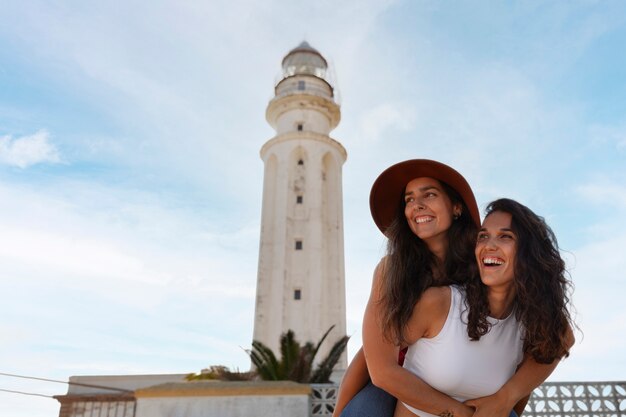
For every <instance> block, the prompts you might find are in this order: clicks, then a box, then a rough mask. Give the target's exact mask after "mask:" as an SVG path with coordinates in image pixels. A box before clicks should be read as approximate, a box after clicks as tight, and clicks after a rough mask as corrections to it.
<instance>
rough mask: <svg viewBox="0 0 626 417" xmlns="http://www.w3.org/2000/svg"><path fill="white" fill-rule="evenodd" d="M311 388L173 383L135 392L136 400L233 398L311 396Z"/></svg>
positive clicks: (269, 383)
mask: <svg viewBox="0 0 626 417" xmlns="http://www.w3.org/2000/svg"><path fill="white" fill-rule="evenodd" d="M310 394H311V386H310V385H308V384H298V383H297V382H292V381H191V382H173V383H167V384H161V385H155V386H153V387H148V388H141V389H138V390H137V391H135V397H136V398H151V397H233V396H243V395H278V396H284V395H310Z"/></svg>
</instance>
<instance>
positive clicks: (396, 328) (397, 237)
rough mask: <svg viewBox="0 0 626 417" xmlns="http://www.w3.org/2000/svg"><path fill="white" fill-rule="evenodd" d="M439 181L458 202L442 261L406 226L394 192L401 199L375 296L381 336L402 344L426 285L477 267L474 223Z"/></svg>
mask: <svg viewBox="0 0 626 417" xmlns="http://www.w3.org/2000/svg"><path fill="white" fill-rule="evenodd" d="M439 183H440V184H441V186H442V188H443V191H444V192H445V193H446V195H447V196H448V198H450V201H451V202H452V204H453V205H455V204H461V206H462V211H461V216H460V217H459V218H457V219H456V220H454V221H453V222H452V225H451V226H450V228H449V229H448V231H447V237H448V250H447V252H446V256H445V260H444V261H443V262H439V261H438V259H437V258H436V256H435V255H434V254H433V253H432V252H431V251H430V249H428V246H427V245H426V243H425V242H424V241H423V240H422V239H420V238H419V237H417V236H416V235H415V234H414V233H413V232H412V231H411V229H410V228H409V224H408V223H407V220H406V217H405V215H404V208H405V206H406V203H405V201H404V191H403V195H401V196H399V198H400V199H401V201H402V202H401V204H399V205H398V210H397V212H396V216H395V218H394V220H393V222H392V223H391V225H390V226H389V228H388V229H387V230H386V233H385V235H386V236H387V238H388V242H387V257H386V262H385V263H384V269H383V275H384V279H383V280H382V284H381V296H380V300H379V303H380V304H381V317H380V324H381V328H382V333H383V336H384V338H385V339H386V340H388V341H390V342H392V343H395V344H397V345H405V344H406V338H405V333H406V324H407V323H408V321H409V318H410V317H411V314H412V313H413V307H414V306H415V303H417V302H418V301H419V299H420V297H421V296H422V294H423V293H424V291H425V290H426V289H427V288H429V287H431V286H434V285H437V286H440V285H450V284H462V283H464V282H465V281H466V280H467V278H468V277H469V276H470V275H471V274H472V272H469V271H473V270H476V260H475V258H474V243H475V241H476V233H477V226H476V224H475V223H474V221H473V220H472V216H471V215H470V211H469V209H468V208H467V205H466V204H465V202H464V201H463V199H462V198H461V196H460V195H459V193H457V192H456V190H455V189H454V188H452V187H450V186H449V185H448V184H446V183H444V182H442V181H439ZM468 272H469V274H468ZM473 274H474V275H475V274H476V273H473Z"/></svg>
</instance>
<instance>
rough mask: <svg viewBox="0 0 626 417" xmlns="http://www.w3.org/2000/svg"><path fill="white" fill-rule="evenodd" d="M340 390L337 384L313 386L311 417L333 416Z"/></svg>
mask: <svg viewBox="0 0 626 417" xmlns="http://www.w3.org/2000/svg"><path fill="white" fill-rule="evenodd" d="M338 390H339V386H338V385H335V384H311V417H318V416H332V415H333V411H334V410H335V402H337V391H338Z"/></svg>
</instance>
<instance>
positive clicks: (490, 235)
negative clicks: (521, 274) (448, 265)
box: [476, 211, 517, 290]
mask: <svg viewBox="0 0 626 417" xmlns="http://www.w3.org/2000/svg"><path fill="white" fill-rule="evenodd" d="M511 219H512V217H511V214H509V213H505V212H502V211H494V212H493V213H491V214H490V215H488V216H487V218H485V221H483V225H482V227H481V229H480V231H479V232H478V239H477V241H476V261H477V262H478V269H479V271H480V279H481V280H482V282H483V284H485V285H486V286H488V287H490V288H491V289H495V288H502V289H507V290H508V289H511V288H512V287H513V283H514V278H515V258H516V253H517V236H516V234H515V233H514V232H513V230H512V229H511Z"/></svg>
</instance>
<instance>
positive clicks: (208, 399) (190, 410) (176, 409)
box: [135, 381, 311, 417]
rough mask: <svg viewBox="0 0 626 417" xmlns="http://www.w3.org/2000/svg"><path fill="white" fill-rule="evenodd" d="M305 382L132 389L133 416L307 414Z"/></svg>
mask: <svg viewBox="0 0 626 417" xmlns="http://www.w3.org/2000/svg"><path fill="white" fill-rule="evenodd" d="M310 392H311V388H310V387H309V386H308V385H303V384H297V383H295V382H289V381H276V382H274V381H264V382H222V381H198V382H187V383H182V384H164V385H159V386H156V387H151V388H146V389H142V390H138V391H136V393H135V395H136V398H137V409H136V414H135V417H173V416H176V417H209V416H211V417H213V416H220V417H251V416H275V417H307V416H308V415H309V408H310V405H309V401H310V398H309V395H310Z"/></svg>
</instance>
